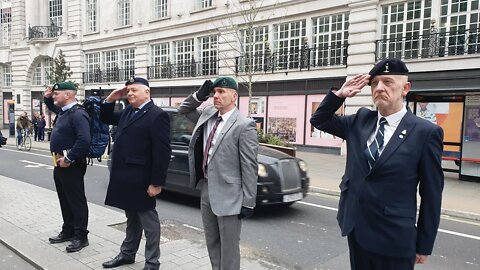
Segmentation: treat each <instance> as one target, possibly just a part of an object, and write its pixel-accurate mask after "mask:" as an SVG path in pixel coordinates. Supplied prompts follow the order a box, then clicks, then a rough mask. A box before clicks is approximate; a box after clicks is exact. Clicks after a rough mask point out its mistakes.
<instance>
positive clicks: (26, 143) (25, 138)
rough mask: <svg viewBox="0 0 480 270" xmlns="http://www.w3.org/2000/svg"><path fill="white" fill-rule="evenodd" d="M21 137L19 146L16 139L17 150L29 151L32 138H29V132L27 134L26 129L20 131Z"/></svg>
mask: <svg viewBox="0 0 480 270" xmlns="http://www.w3.org/2000/svg"><path fill="white" fill-rule="evenodd" d="M21 136H22V137H21V139H20V144H19V143H18V138H17V140H16V142H17V149H18V150H25V151H30V149H32V138H30V132H28V130H27V129H22V133H21Z"/></svg>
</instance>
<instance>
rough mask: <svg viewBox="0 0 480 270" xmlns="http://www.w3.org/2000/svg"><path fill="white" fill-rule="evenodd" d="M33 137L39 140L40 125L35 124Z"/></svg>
mask: <svg viewBox="0 0 480 270" xmlns="http://www.w3.org/2000/svg"><path fill="white" fill-rule="evenodd" d="M33 139H34V140H35V141H37V140H38V127H36V126H33Z"/></svg>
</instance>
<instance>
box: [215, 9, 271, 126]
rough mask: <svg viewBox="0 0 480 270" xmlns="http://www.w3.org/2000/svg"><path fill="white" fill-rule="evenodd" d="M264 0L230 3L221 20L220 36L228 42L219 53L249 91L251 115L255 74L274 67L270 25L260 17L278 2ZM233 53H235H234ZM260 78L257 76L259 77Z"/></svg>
mask: <svg viewBox="0 0 480 270" xmlns="http://www.w3.org/2000/svg"><path fill="white" fill-rule="evenodd" d="M264 2H265V0H240V1H239V2H238V4H235V5H233V4H230V2H228V3H229V5H228V7H229V9H228V17H227V18H226V19H225V20H224V21H222V24H223V25H222V27H221V29H220V32H221V33H223V35H220V38H221V39H222V41H223V42H224V44H226V45H227V47H228V50H227V52H226V53H224V55H219V56H220V59H221V60H222V61H223V62H224V63H225V66H227V67H229V68H230V69H232V70H233V71H234V72H235V74H236V75H237V78H238V79H239V82H240V84H243V85H244V86H245V88H246V89H247V91H248V116H249V117H250V104H251V101H252V94H253V91H252V88H253V84H254V83H255V81H254V75H260V74H263V73H265V72H266V71H267V70H268V69H269V68H271V65H272V63H271V50H270V46H269V42H268V31H269V29H268V27H267V26H265V25H262V23H261V21H267V20H268V18H266V17H265V16H266V14H268V17H270V16H273V15H274V14H273V11H272V10H275V8H276V5H277V2H274V3H272V4H269V5H266V4H265V3H264ZM232 53H233V54H235V56H233V57H232ZM257 80H258V78H257Z"/></svg>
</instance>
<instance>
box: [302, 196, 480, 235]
mask: <svg viewBox="0 0 480 270" xmlns="http://www.w3.org/2000/svg"><path fill="white" fill-rule="evenodd" d="M297 203H298V204H303V205H308V206H312V207H316V208H322V209H327V210H331V211H335V212H337V211H338V209H337V208H334V207H329V206H324V205H319V204H314V203H309V202H297ZM456 222H459V223H463V222H461V221H458V220H456ZM438 231H439V232H442V233H446V234H450V235H455V236H460V237H463V238H469V239H473V240H478V241H480V236H475V235H471V234H465V233H460V232H454V231H450V230H444V229H440V228H439V229H438Z"/></svg>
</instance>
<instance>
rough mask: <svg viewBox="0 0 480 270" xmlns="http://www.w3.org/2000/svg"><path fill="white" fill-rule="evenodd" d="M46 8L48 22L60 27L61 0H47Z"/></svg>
mask: <svg viewBox="0 0 480 270" xmlns="http://www.w3.org/2000/svg"><path fill="white" fill-rule="evenodd" d="M48 10H49V18H50V24H51V25H55V26H58V27H62V25H63V23H62V0H49V1H48Z"/></svg>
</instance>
